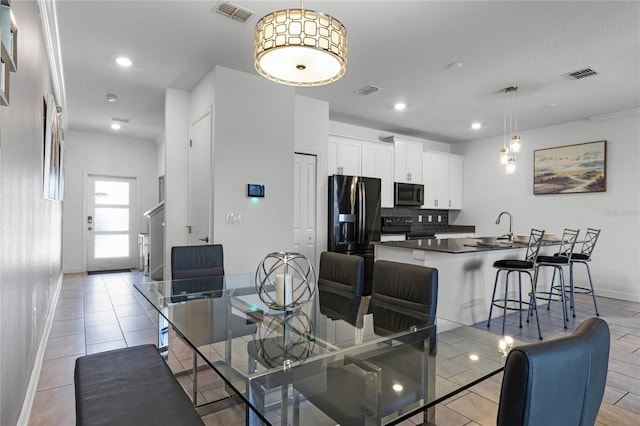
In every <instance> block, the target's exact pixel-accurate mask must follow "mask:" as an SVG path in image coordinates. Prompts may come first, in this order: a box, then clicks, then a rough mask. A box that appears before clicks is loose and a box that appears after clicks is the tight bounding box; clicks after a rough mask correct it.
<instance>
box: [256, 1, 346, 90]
mask: <svg viewBox="0 0 640 426" xmlns="http://www.w3.org/2000/svg"><path fill="white" fill-rule="evenodd" d="M254 66H255V68H256V71H258V72H259V73H260V74H261V75H262V76H264V77H266V78H268V79H270V80H273V81H276V82H278V83H282V84H288V85H292V86H321V85H323V84H329V83H332V82H334V81H336V80H338V79H339V78H341V77H342V76H343V75H344V73H345V72H346V71H347V29H346V28H345V27H344V25H342V23H341V22H340V21H338V20H337V19H335V18H333V17H332V16H329V15H325V14H323V13H319V12H315V11H313V10H306V9H285V10H277V11H275V12H271V13H269V14H267V15H265V16H264V17H262V19H260V20H259V21H258V23H257V24H256V31H255V45H254Z"/></svg>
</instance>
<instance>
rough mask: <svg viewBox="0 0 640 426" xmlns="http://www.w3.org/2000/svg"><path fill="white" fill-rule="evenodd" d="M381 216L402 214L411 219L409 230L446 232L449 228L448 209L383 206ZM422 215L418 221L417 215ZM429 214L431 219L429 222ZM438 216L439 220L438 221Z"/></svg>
mask: <svg viewBox="0 0 640 426" xmlns="http://www.w3.org/2000/svg"><path fill="white" fill-rule="evenodd" d="M381 212H382V214H381V216H382V217H385V216H404V217H411V218H412V219H413V225H411V232H429V233H433V234H435V233H437V232H447V231H448V230H449V211H448V210H430V209H412V208H402V207H394V208H383V209H381ZM420 215H422V222H419V221H418V219H419V216H420ZM429 216H431V219H432V221H431V222H429ZM438 216H440V222H438Z"/></svg>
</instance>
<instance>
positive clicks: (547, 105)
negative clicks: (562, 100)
mask: <svg viewBox="0 0 640 426" xmlns="http://www.w3.org/2000/svg"><path fill="white" fill-rule="evenodd" d="M556 106H558V105H557V104H546V105H543V106H542V108H555V107H556Z"/></svg>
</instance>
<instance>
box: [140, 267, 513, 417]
mask: <svg viewBox="0 0 640 426" xmlns="http://www.w3.org/2000/svg"><path fill="white" fill-rule="evenodd" d="M254 282H255V276H254V274H240V275H225V276H222V277H212V278H195V279H184V280H172V281H158V282H144V283H139V284H135V285H134V287H135V288H136V289H137V290H138V291H139V292H140V293H141V294H142V295H143V296H144V297H145V298H146V300H147V301H148V302H149V303H150V304H151V305H152V306H153V307H154V308H155V309H156V310H157V311H158V313H159V318H160V322H159V341H158V347H159V349H160V350H161V352H162V351H163V350H166V349H167V344H168V336H169V330H173V331H175V333H176V334H177V335H178V336H179V337H180V338H181V339H182V340H183V341H184V342H186V344H187V345H188V346H189V347H190V348H192V349H193V351H194V368H193V371H194V372H197V369H198V368H197V363H196V362H195V360H196V357H200V358H202V359H203V360H204V361H205V362H206V364H208V366H210V367H211V368H212V369H213V370H214V371H215V372H216V373H217V374H218V375H220V377H221V378H222V379H223V380H224V381H225V383H226V386H227V389H229V390H230V392H232V393H234V394H235V395H236V396H237V397H239V398H241V400H242V401H243V402H245V403H246V423H247V424H251V425H260V424H267V425H311V424H313V425H325V424H326V425H335V424H342V425H347V424H362V425H369V424H375V425H380V424H396V423H399V422H401V421H403V420H405V419H407V418H409V417H412V416H413V415H415V414H417V413H420V412H423V413H424V419H425V421H433V418H434V408H433V407H434V406H435V405H436V404H437V403H439V402H441V401H443V400H445V399H447V398H449V397H451V396H453V395H455V394H457V393H459V392H461V391H463V390H465V389H467V388H469V387H470V386H473V385H474V384H477V383H479V382H481V381H483V380H485V379H487V378H489V377H491V376H493V375H494V374H496V373H499V372H500V371H502V369H503V366H504V359H505V357H504V355H503V353H501V350H500V348H499V341H500V340H501V337H502V336H500V335H496V334H492V333H489V332H488V331H485V330H481V329H477V328H474V327H470V326H463V325H459V324H454V323H451V322H447V321H440V320H436V324H429V322H428V320H427V318H426V317H425V316H424V315H423V314H421V313H419V312H407V311H406V310H402V309H396V308H395V307H394V306H392V305H389V304H387V303H385V304H379V303H377V302H376V301H375V300H373V301H372V300H370V297H356V296H354V295H352V294H349V293H343V292H339V291H335V290H329V289H323V288H316V291H315V292H314V294H313V297H312V298H311V299H310V300H309V301H308V303H306V304H305V305H303V306H302V307H300V308H299V309H297V310H295V311H291V312H286V311H285V312H283V311H278V310H274V309H272V308H270V307H269V306H268V305H267V304H265V303H264V302H263V301H262V300H261V298H260V292H259V291H258V289H257V288H256V286H255V284H254ZM267 290H268V291H275V289H267ZM516 343H518V342H516ZM196 377H197V375H196V374H194V388H195V387H197V380H195V378H196ZM195 395H197V393H196V392H195V389H194V396H195ZM194 403H195V400H194Z"/></svg>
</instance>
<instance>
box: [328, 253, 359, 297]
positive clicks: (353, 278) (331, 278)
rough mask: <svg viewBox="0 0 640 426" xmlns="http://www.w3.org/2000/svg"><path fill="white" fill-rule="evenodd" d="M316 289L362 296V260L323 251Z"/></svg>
mask: <svg viewBox="0 0 640 426" xmlns="http://www.w3.org/2000/svg"><path fill="white" fill-rule="evenodd" d="M318 289H320V290H323V291H331V292H336V293H342V294H344V295H355V296H362V293H363V291H364V259H363V258H362V257H360V256H355V255H348V254H343V253H334V252H329V251H325V252H322V253H321V254H320V268H319V270H318Z"/></svg>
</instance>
